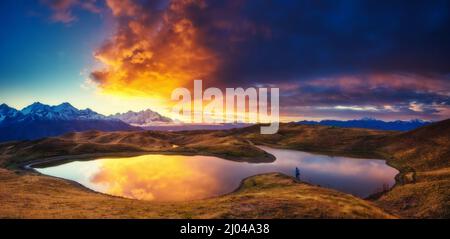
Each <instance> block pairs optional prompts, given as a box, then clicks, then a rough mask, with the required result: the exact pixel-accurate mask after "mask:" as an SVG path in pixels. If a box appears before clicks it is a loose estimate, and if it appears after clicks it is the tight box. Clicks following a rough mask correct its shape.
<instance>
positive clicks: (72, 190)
mask: <svg viewBox="0 0 450 239" xmlns="http://www.w3.org/2000/svg"><path fill="white" fill-rule="evenodd" d="M0 202H1V207H0V218H394V216H392V215H391V214H388V213H386V212H384V211H383V210H382V209H380V208H378V207H377V206H375V205H374V204H372V203H370V202H367V201H364V200H362V199H359V198H356V197H353V196H350V195H347V194H344V193H340V192H337V191H334V190H330V189H325V188H319V187H315V186H311V185H307V184H304V183H298V182H296V181H295V180H294V179H292V178H290V177H287V176H284V175H281V174H265V175H258V176H254V177H251V178H248V179H246V180H245V181H244V182H243V183H242V186H241V187H240V189H239V190H237V191H236V192H233V193H230V194H228V195H224V196H221V197H217V198H211V199H205V200H197V201H191V202H176V203H156V202H148V201H138V200H131V199H124V198H118V197H112V196H107V195H103V194H99V193H94V192H92V191H90V190H87V189H85V188H82V187H80V186H77V185H75V184H74V183H71V182H68V181H65V180H61V179H56V178H52V177H47V176H41V175H37V174H31V173H23V172H22V173H14V172H13V171H10V170H5V169H0Z"/></svg>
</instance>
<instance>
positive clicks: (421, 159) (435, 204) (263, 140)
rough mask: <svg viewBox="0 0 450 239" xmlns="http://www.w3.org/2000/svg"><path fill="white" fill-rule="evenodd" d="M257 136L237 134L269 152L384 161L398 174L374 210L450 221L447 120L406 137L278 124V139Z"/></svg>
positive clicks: (249, 132)
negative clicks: (269, 148) (294, 151)
mask: <svg viewBox="0 0 450 239" xmlns="http://www.w3.org/2000/svg"><path fill="white" fill-rule="evenodd" d="M257 132H258V128H256V127H254V128H246V129H239V130H236V134H238V135H240V136H241V137H243V138H245V139H247V140H251V141H252V142H255V143H260V144H265V145H269V146H272V147H280V148H290V149H298V150H306V151H318V152H323V153H328V154H338V155H349V156H352V155H354V156H363V157H379V158H384V159H387V160H388V163H389V164H390V165H392V166H394V167H396V168H397V169H399V170H400V171H401V174H400V175H399V176H398V177H397V181H398V184H397V185H396V186H395V187H394V188H393V189H392V190H391V191H389V192H387V193H385V194H384V195H382V196H381V197H380V198H377V200H376V203H377V204H378V205H380V206H381V207H383V208H385V209H387V210H389V211H391V212H394V213H396V214H398V215H402V216H404V217H420V218H424V217H425V218H428V217H431V218H450V120H445V121H441V122H437V123H434V124H432V125H429V126H425V127H422V128H419V129H416V130H413V131H410V132H406V133H398V132H389V131H371V130H364V129H344V128H336V127H326V126H315V127H311V126H307V125H296V124H286V125H282V127H281V130H280V131H279V133H278V134H276V135H260V134H258V133H257Z"/></svg>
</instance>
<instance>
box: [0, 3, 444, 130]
mask: <svg viewBox="0 0 450 239" xmlns="http://www.w3.org/2000/svg"><path fill="white" fill-rule="evenodd" d="M0 21H2V29H1V31H0V34H1V36H0V51H1V53H2V57H1V58H0V103H6V104H8V105H10V106H13V107H16V108H22V107H24V106H26V105H28V104H31V103H33V102H35V101H40V102H42V103H47V104H59V103H61V102H65V101H67V102H70V103H72V104H73V105H74V106H76V107H78V108H91V109H93V110H95V111H98V112H100V113H103V114H111V113H116V112H125V111H128V110H142V109H146V108H151V109H154V110H157V111H160V112H162V113H165V112H167V111H168V110H169V108H170V107H169V105H170V104H168V103H167V100H168V99H170V93H171V91H172V90H173V89H174V88H176V87H188V88H189V87H192V84H193V80H194V79H202V80H203V81H204V84H205V87H218V88H221V89H224V88H226V87H244V88H245V87H278V88H280V94H281V98H280V110H281V115H282V119H283V120H284V121H291V120H301V119H354V118H361V117H374V118H379V119H384V120H395V119H403V120H406V119H416V118H418V119H424V120H441V119H446V118H449V117H450V1H448V0H434V1H424V0H421V1H419V0H417V1H415V0H397V1H375V0H342V1H331V0H329V1H325V0H308V1H307V0H295V1H294V0H293V1H288V0H276V1H275V0H274V1H270V0H267V1H258V0H254V1H238V0H228V1H225V0H215V1H205V0H172V1H169V0H5V1H1V2H0Z"/></svg>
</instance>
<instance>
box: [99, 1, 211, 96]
mask: <svg viewBox="0 0 450 239" xmlns="http://www.w3.org/2000/svg"><path fill="white" fill-rule="evenodd" d="M106 3H107V6H108V7H109V9H111V11H112V14H113V16H114V19H115V20H116V21H117V30H116V33H115V34H114V36H113V37H111V39H109V40H108V41H107V42H105V43H104V44H103V46H101V47H100V48H99V49H98V50H97V51H96V52H95V58H96V59H97V60H98V61H99V62H100V63H102V65H103V68H101V69H98V70H96V71H94V72H92V74H91V75H92V78H93V80H94V81H95V82H96V83H97V84H98V85H99V87H100V88H101V89H102V90H103V91H104V92H106V93H111V94H119V95H125V96H145V97H150V98H157V99H158V98H159V99H169V98H170V93H171V92H172V90H174V89H175V88H177V87H187V86H190V85H191V84H192V81H193V80H194V79H205V80H206V78H208V76H210V75H211V74H212V73H213V72H214V70H215V69H216V67H217V64H218V60H217V57H215V55H214V54H213V53H212V52H211V51H210V50H209V49H208V48H206V47H204V46H203V44H201V43H200V36H199V34H198V30H197V28H196V26H195V25H194V24H193V21H192V20H191V19H189V17H188V16H187V15H186V14H185V9H186V8H188V7H193V6H194V7H198V8H202V7H203V6H204V3H203V2H202V1H194V0H192V1H187V0H180V1H172V2H171V3H170V5H169V7H167V8H165V9H164V10H152V8H151V7H147V6H146V5H142V4H139V3H137V1H130V0H126V1H122V0H107V1H106Z"/></svg>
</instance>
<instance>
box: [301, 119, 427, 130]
mask: <svg viewBox="0 0 450 239" xmlns="http://www.w3.org/2000/svg"><path fill="white" fill-rule="evenodd" d="M297 123H298V124H305V125H324V126H334V127H342V128H363V129H377V130H398V131H409V130H413V129H416V128H419V127H422V126H425V125H429V124H431V123H432V122H430V121H423V120H418V119H415V120H410V121H402V120H396V121H382V120H377V119H373V118H362V119H357V120H347V121H341V120H322V121H306V120H305V121H299V122H297Z"/></svg>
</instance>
